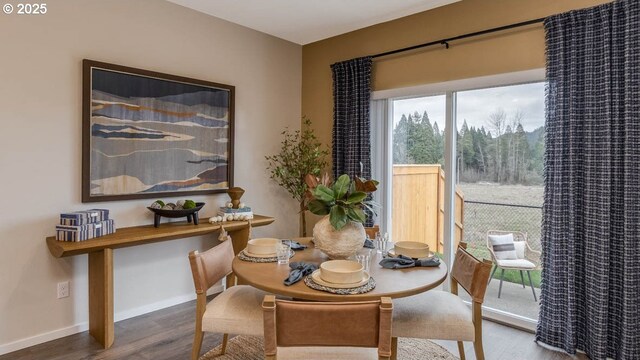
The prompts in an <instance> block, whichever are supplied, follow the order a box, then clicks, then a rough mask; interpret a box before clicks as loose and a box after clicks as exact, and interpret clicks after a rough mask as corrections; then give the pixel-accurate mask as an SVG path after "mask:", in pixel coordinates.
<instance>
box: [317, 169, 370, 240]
mask: <svg viewBox="0 0 640 360" xmlns="http://www.w3.org/2000/svg"><path fill="white" fill-rule="evenodd" d="M327 178H328V177H327ZM323 180H325V181H324V182H323V181H319V180H318V178H317V177H315V176H313V175H307V176H306V177H305V182H306V183H307V186H308V187H309V193H310V195H311V197H312V198H313V199H312V200H311V201H309V204H308V208H309V211H311V212H312V213H314V214H316V215H329V222H330V223H331V225H332V226H333V227H334V229H336V230H340V229H342V228H343V227H344V226H345V225H346V224H347V223H348V222H349V221H355V222H359V223H364V222H365V221H366V220H367V214H366V213H365V211H364V210H365V209H367V210H369V211H371V212H374V213H375V211H374V209H373V206H374V203H373V202H372V201H370V200H367V198H368V196H369V194H371V193H372V192H374V191H376V190H377V186H378V184H379V182H378V181H376V180H365V179H361V178H359V177H355V179H354V180H353V181H352V180H351V178H350V177H349V175H346V174H344V175H341V176H340V177H339V178H338V179H337V180H336V181H335V182H334V183H333V184H330V183H328V181H327V180H326V179H325V178H323Z"/></svg>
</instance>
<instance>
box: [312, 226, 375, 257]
mask: <svg viewBox="0 0 640 360" xmlns="http://www.w3.org/2000/svg"><path fill="white" fill-rule="evenodd" d="M365 238H366V233H365V231H364V226H362V224H361V223H359V222H355V221H349V223H347V225H345V226H344V227H343V228H342V229H340V230H336V229H335V228H334V227H333V225H331V223H330V222H329V216H325V217H323V218H322V219H321V220H320V221H318V222H317V223H316V225H315V226H314V227H313V242H314V244H315V247H316V248H317V249H319V250H321V251H322V252H324V253H325V254H327V256H329V258H330V259H346V258H348V257H351V256H353V255H355V254H356V252H358V250H360V249H362V247H363V246H364V240H365Z"/></svg>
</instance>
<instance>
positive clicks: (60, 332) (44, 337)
mask: <svg viewBox="0 0 640 360" xmlns="http://www.w3.org/2000/svg"><path fill="white" fill-rule="evenodd" d="M87 330H89V323H88V322H83V323H80V324H76V325H73V326H69V327H65V328H62V329H57V330H53V331H49V332H46V333H42V334H38V335H35V336H31V337H28V338H24V339H20V340H16V341H13V342H10V343H7V344H2V345H0V355H4V354H8V353H10V352H14V351H17V350H20V349H24V348H28V347H30V346H34V345H38V344H42V343H45V342H47V341H51V340H55V339H60V338H63V337H65V336H69V335H73V334H77V333H80V332H83V331H87Z"/></svg>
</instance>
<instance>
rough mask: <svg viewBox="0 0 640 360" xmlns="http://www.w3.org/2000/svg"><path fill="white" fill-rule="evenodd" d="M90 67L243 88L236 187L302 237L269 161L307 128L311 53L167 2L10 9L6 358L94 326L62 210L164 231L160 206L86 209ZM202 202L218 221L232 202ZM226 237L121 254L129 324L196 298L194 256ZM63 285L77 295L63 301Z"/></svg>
mask: <svg viewBox="0 0 640 360" xmlns="http://www.w3.org/2000/svg"><path fill="white" fill-rule="evenodd" d="M83 58H88V59H93V60H99V61H104V62H110V63H116V64H121V65H126V66H131V67H137V68H143V69H148V70H155V71H159V72H165V73H169V74H175V75H182V76H187V77H193V78H197V79H203V80H209V81H214V82H219V83H224V84H231V85H235V86H236V135H235V141H236V142H235V149H236V158H235V184H236V185H237V186H241V187H243V188H245V189H246V190H247V192H246V194H245V196H244V197H243V200H244V201H245V202H246V203H247V204H249V205H251V206H252V207H254V208H255V210H256V211H257V212H258V213H261V214H266V215H272V216H275V217H276V218H277V221H276V222H275V223H274V224H272V225H270V226H269V227H264V228H260V229H258V230H257V231H256V234H257V235H261V234H262V235H272V236H283V237H284V236H289V235H292V234H296V232H297V216H296V205H295V203H294V202H293V201H292V200H291V199H290V198H289V197H288V196H287V195H286V194H285V193H284V192H283V191H281V190H279V189H278V188H277V187H276V186H275V185H274V184H273V182H272V181H271V180H269V178H268V175H267V172H266V171H265V161H264V155H265V154H269V153H274V152H275V151H277V149H278V147H279V141H280V132H281V131H282V130H283V128H284V127H285V126H289V127H291V128H293V129H297V128H299V127H300V103H301V100H300V89H301V47H300V46H298V45H295V44H293V43H289V42H286V41H284V40H280V39H277V38H274V37H271V36H268V35H265V34H262V33H259V32H256V31H253V30H250V29H247V28H244V27H241V26H238V25H234V24H231V23H228V22H226V21H223V20H219V19H216V18H213V17H210V16H207V15H204V14H200V13H197V12H195V11H192V10H189V9H186V8H183V7H180V6H178V5H174V4H171V3H168V2H164V1H158V0H135V1H131V0H110V1H98V0H64V1H55V2H49V3H48V13H47V14H46V15H40V16H26V15H23V16H19V15H16V14H12V15H5V14H4V13H0V122H1V127H0V179H1V183H0V201H1V202H0V207H1V210H0V354H2V353H5V352H8V351H13V350H16V349H18V348H20V347H23V346H27V345H31V344H32V343H36V342H40V341H43V340H47V339H50V338H55V337H59V336H61V335H65V334H67V333H72V332H74V331H78V330H81V329H84V328H86V322H87V319H88V317H87V310H88V304H87V283H86V280H87V260H86V255H81V256H76V257H70V258H63V259H57V258H54V257H53V256H52V255H51V254H50V253H49V251H48V249H47V247H46V244H45V237H46V236H50V235H53V229H54V225H55V224H56V221H57V219H58V214H59V213H61V212H64V211H70V210H77V209H87V208H91V207H96V206H99V207H106V208H109V209H111V213H112V215H113V218H115V221H116V226H117V227H125V226H132V225H139V224H149V223H151V222H152V216H151V214H150V213H149V212H148V210H146V209H145V206H146V205H147V204H148V203H149V202H150V201H147V200H139V201H119V202H105V203H98V204H82V203H81V201H80V187H81V179H80V175H81V123H82V119H81V98H82V92H81V84H82V71H81V61H82V59H83ZM194 199H196V200H199V201H205V202H207V206H206V207H205V208H204V209H203V213H202V214H201V216H203V217H206V216H210V215H212V214H213V212H214V211H215V207H216V206H217V205H219V204H222V203H223V201H224V199H226V195H224V196H222V195H220V196H201V197H194ZM213 239H214V237H213V236H210V237H198V238H190V239H181V240H174V241H169V242H163V243H157V244H152V245H144V246H139V247H133V248H126V249H120V250H116V251H115V275H114V277H115V288H114V298H115V313H116V320H117V319H118V318H124V317H128V316H132V315H135V314H138V313H141V312H145V311H149V310H151V309H155V308H159V307H164V306H168V305H170V304H174V303H177V302H182V301H186V300H188V299H191V298H193V297H194V296H193V284H192V280H191V275H190V270H189V265H188V261H187V254H188V252H189V251H190V250H193V249H202V248H206V247H210V246H212V245H213V244H214V240H213ZM64 280H71V297H69V298H65V299H60V300H58V299H57V298H56V284H57V283H58V282H60V281H64ZM49 332H51V333H49ZM47 333H49V334H47ZM117 336H118V335H117V332H116V338H117Z"/></svg>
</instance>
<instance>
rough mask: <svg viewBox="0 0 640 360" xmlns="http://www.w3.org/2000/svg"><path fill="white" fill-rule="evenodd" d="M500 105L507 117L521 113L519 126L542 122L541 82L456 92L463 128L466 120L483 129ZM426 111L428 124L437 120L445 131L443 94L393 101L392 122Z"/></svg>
mask: <svg viewBox="0 0 640 360" xmlns="http://www.w3.org/2000/svg"><path fill="white" fill-rule="evenodd" d="M499 108H502V109H503V110H504V111H505V113H506V114H507V120H508V121H509V120H510V118H511V117H512V116H513V115H514V114H515V113H516V112H518V111H520V112H521V113H522V114H523V118H522V127H523V128H524V130H525V131H533V130H535V129H536V128H539V127H540V126H543V125H544V83H543V82H540V83H533V84H522V85H512V86H502V87H497V88H488V89H480V90H469V91H460V92H458V109H457V113H458V116H457V118H458V123H457V127H458V129H460V128H461V127H462V123H463V120H465V119H466V120H467V124H468V125H469V127H471V126H475V127H477V128H479V127H481V126H484V127H485V128H486V129H488V128H489V127H488V126H487V119H488V118H489V115H491V113H493V112H494V111H496V109H499ZM425 110H426V111H427V114H429V119H431V123H433V122H434V121H437V122H438V127H439V128H440V130H444V123H445V121H444V116H445V96H444V95H438V96H430V97H422V98H412V99H403V100H396V101H394V103H393V120H394V124H396V123H397V122H398V121H400V117H401V116H402V114H413V113H414V112H415V111H417V112H418V113H420V116H422V113H423V112H424V111H425Z"/></svg>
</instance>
